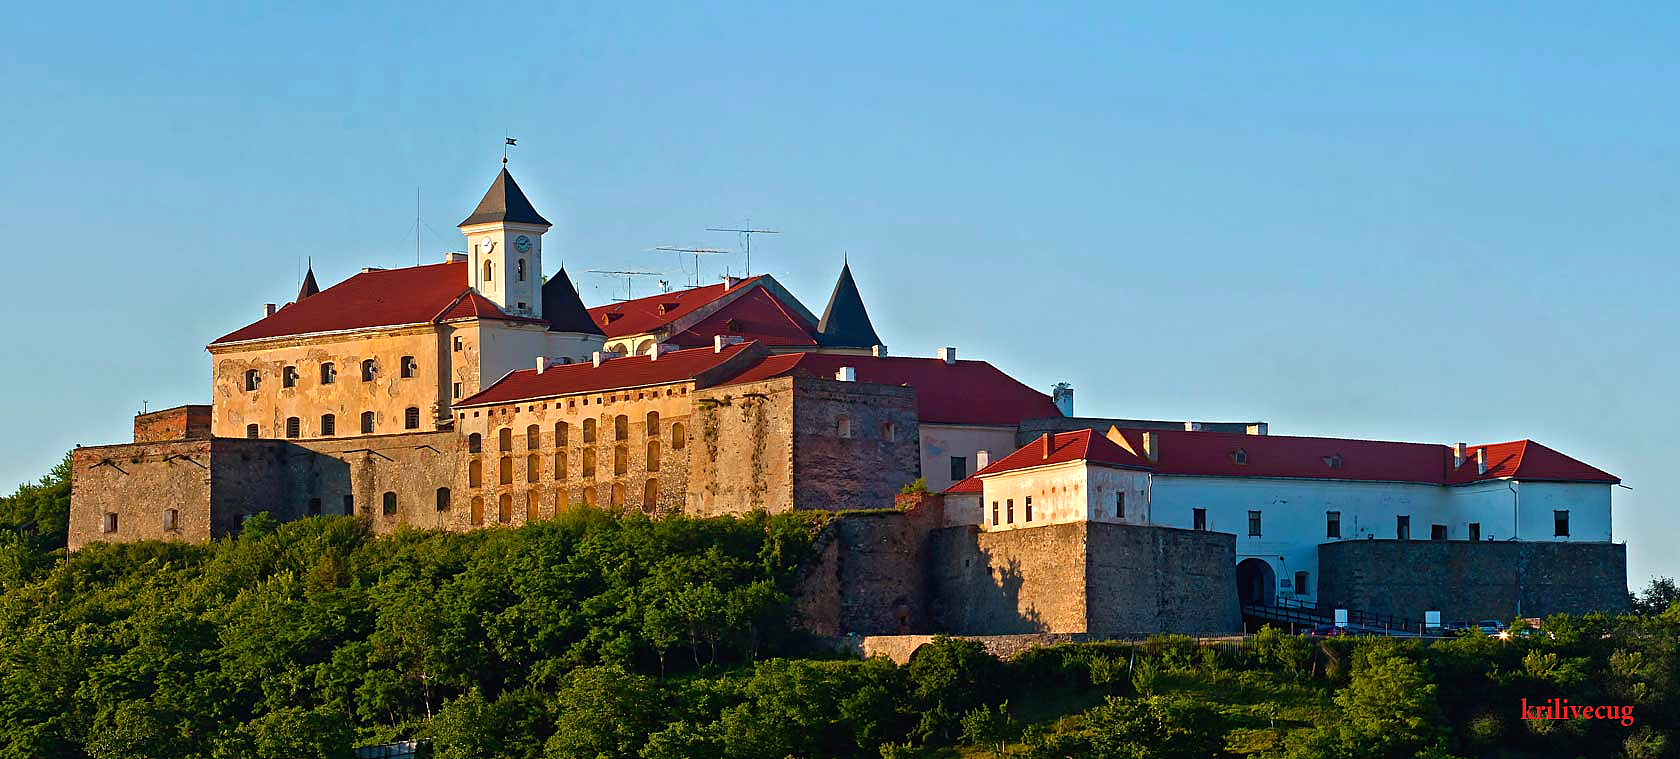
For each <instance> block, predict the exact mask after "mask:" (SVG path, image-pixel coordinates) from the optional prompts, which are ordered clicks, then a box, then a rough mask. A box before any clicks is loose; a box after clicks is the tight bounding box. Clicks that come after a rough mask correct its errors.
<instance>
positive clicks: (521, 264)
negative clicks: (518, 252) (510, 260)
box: [515, 258, 525, 282]
mask: <svg viewBox="0 0 1680 759" xmlns="http://www.w3.org/2000/svg"><path fill="white" fill-rule="evenodd" d="M515 268H516V269H517V270H518V273H519V281H520V282H524V281H525V259H523V258H521V259H519V260H518V261H517V262H515Z"/></svg>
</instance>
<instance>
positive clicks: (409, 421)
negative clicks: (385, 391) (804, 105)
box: [245, 406, 420, 438]
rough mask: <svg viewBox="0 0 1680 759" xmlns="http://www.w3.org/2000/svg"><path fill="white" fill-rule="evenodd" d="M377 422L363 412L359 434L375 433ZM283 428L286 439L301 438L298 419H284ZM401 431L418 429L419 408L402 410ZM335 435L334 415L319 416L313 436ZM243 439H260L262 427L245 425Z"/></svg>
mask: <svg viewBox="0 0 1680 759" xmlns="http://www.w3.org/2000/svg"><path fill="white" fill-rule="evenodd" d="M378 421H379V417H378V415H377V414H375V413H373V412H372V411H363V412H362V428H361V429H362V433H361V434H363V435H372V434H374V433H375V432H377V431H378V426H379V425H378ZM285 427H286V428H285V431H284V435H285V436H286V437H288V438H299V437H303V420H302V419H299V418H298V417H295V416H289V417H286V425H285ZM403 429H405V430H417V429H420V408H419V407H417V406H409V407H408V408H406V409H403ZM337 434H338V417H337V416H336V415H333V414H322V415H321V423H320V425H319V426H318V427H317V428H316V435H315V436H316V437H332V436H334V435H337ZM245 437H248V438H258V437H262V427H261V426H260V425H257V424H247V425H245Z"/></svg>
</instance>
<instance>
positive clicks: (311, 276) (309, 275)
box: [297, 262, 321, 301]
mask: <svg viewBox="0 0 1680 759" xmlns="http://www.w3.org/2000/svg"><path fill="white" fill-rule="evenodd" d="M320 291H321V286H320V285H317V284H315V264H314V262H310V264H309V269H308V270H307V271H305V272H304V274H303V286H302V287H299V288H298V296H297V299H298V300H299V301H301V300H303V299H304V298H307V297H309V296H311V295H314V294H315V293H318V292H320Z"/></svg>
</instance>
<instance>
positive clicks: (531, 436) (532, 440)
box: [525, 424, 542, 451]
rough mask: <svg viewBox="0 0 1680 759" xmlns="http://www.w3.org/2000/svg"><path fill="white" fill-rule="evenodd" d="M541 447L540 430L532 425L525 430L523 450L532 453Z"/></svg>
mask: <svg viewBox="0 0 1680 759" xmlns="http://www.w3.org/2000/svg"><path fill="white" fill-rule="evenodd" d="M541 447H542V428H541V427H538V426H537V425H535V424H533V425H531V426H529V427H526V428H525V449H526V450H529V451H534V450H536V449H538V448H541Z"/></svg>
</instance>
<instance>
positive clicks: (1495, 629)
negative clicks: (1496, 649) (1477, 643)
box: [1476, 619, 1505, 637]
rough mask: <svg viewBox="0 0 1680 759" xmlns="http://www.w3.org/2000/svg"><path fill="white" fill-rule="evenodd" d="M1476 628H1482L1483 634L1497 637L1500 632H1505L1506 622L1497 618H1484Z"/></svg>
mask: <svg viewBox="0 0 1680 759" xmlns="http://www.w3.org/2000/svg"><path fill="white" fill-rule="evenodd" d="M1476 629H1478V630H1481V631H1482V634H1483V635H1492V636H1496V637H1497V636H1499V634H1500V633H1502V632H1505V623H1504V622H1501V621H1499V620H1497V619H1484V620H1482V621H1480V622H1477V623H1476Z"/></svg>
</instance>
